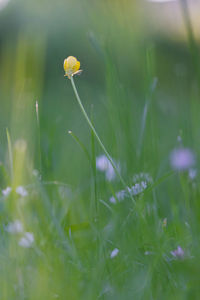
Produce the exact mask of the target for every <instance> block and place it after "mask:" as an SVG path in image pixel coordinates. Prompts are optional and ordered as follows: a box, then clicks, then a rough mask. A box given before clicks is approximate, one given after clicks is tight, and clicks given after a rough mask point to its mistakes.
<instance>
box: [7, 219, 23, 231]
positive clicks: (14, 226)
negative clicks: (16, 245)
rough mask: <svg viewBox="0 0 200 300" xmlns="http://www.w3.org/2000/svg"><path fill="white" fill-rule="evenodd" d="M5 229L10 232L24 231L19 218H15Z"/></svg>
mask: <svg viewBox="0 0 200 300" xmlns="http://www.w3.org/2000/svg"><path fill="white" fill-rule="evenodd" d="M5 230H6V231H7V232H9V233H13V234H15V233H21V232H23V230H24V229H23V224H22V223H21V221H19V220H15V221H14V222H11V223H9V224H8V225H7V226H6V227H5Z"/></svg>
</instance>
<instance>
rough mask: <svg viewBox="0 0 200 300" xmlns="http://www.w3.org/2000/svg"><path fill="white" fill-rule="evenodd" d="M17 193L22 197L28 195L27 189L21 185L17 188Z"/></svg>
mask: <svg viewBox="0 0 200 300" xmlns="http://www.w3.org/2000/svg"><path fill="white" fill-rule="evenodd" d="M16 193H17V194H19V195H20V196H22V197H26V196H28V192H27V190H26V189H25V188H24V187H23V186H21V185H20V186H18V187H17V188H16Z"/></svg>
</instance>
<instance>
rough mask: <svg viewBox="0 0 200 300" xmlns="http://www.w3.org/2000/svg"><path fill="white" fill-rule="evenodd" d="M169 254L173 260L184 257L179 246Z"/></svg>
mask: <svg viewBox="0 0 200 300" xmlns="http://www.w3.org/2000/svg"><path fill="white" fill-rule="evenodd" d="M170 253H171V255H172V256H173V257H174V258H175V259H183V258H184V256H185V252H184V250H183V249H182V248H181V247H180V246H178V247H177V249H175V250H174V251H171V252H170Z"/></svg>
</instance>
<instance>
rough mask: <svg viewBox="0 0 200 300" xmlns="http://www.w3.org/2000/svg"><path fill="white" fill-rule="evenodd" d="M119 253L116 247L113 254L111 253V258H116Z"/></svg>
mask: <svg viewBox="0 0 200 300" xmlns="http://www.w3.org/2000/svg"><path fill="white" fill-rule="evenodd" d="M118 253H119V249H117V248H115V249H114V250H113V251H112V252H111V254H110V258H114V257H115V256H117V255H118Z"/></svg>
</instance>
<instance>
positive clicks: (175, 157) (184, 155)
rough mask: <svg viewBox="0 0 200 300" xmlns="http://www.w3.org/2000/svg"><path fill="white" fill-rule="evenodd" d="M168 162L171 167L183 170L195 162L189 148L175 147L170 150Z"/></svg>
mask: <svg viewBox="0 0 200 300" xmlns="http://www.w3.org/2000/svg"><path fill="white" fill-rule="evenodd" d="M170 163H171V166H172V168H173V169H175V170H178V171H185V170H188V169H190V168H191V167H193V166H194V164H195V155H194V153H193V151H192V150H191V149H189V148H177V149H174V150H173V151H172V152H171V155H170Z"/></svg>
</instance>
